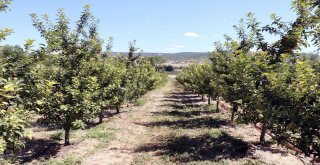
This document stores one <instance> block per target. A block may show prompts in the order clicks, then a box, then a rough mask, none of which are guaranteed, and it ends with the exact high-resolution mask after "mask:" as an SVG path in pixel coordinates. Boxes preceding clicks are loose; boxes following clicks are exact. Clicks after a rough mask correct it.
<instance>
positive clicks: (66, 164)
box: [44, 155, 83, 165]
mask: <svg viewBox="0 0 320 165" xmlns="http://www.w3.org/2000/svg"><path fill="white" fill-rule="evenodd" d="M82 161H83V160H82V158H80V157H77V156H75V155H67V156H65V157H64V158H63V159H54V158H50V159H49V160H47V161H46V162H45V163H44V164H45V165H79V164H82Z"/></svg>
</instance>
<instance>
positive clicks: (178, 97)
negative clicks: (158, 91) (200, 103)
mask: <svg viewBox="0 0 320 165" xmlns="http://www.w3.org/2000/svg"><path fill="white" fill-rule="evenodd" d="M165 98H168V99H195V98H199V96H197V95H186V94H175V95H170V96H166V97H165Z"/></svg>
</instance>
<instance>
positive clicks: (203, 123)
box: [136, 117, 230, 129]
mask: <svg viewBox="0 0 320 165" xmlns="http://www.w3.org/2000/svg"><path fill="white" fill-rule="evenodd" d="M136 124H140V125H143V126H146V127H172V128H183V129H195V128H220V127H221V126H225V125H230V123H229V121H227V120H221V119H214V118H212V117H204V118H194V119H183V120H175V121H170V120H163V121H157V122H150V123H136Z"/></svg>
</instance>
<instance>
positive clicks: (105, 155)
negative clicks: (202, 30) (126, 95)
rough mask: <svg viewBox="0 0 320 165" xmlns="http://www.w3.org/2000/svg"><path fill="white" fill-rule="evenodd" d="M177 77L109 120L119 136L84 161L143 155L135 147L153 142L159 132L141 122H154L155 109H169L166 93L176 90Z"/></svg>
mask: <svg viewBox="0 0 320 165" xmlns="http://www.w3.org/2000/svg"><path fill="white" fill-rule="evenodd" d="M172 79H174V77H170V80H169V81H168V83H167V84H165V86H163V87H162V88H160V89H158V90H155V91H152V92H150V93H148V94H147V95H146V96H144V99H145V100H146V103H145V104H144V105H143V106H140V107H134V108H131V109H130V110H125V111H124V112H122V113H121V114H120V115H118V116H117V117H115V118H114V119H113V120H112V121H111V122H110V123H109V124H110V125H112V127H113V128H115V129H116V130H118V131H117V133H116V139H115V140H113V141H112V142H111V143H110V144H109V145H108V147H107V148H104V149H102V150H101V151H100V152H99V153H97V154H94V155H92V156H90V157H88V158H86V160H85V161H84V162H83V164H92V165H98V164H101V165H102V164H103V165H105V164H132V163H133V162H134V161H135V159H139V157H143V156H144V155H141V153H138V152H135V149H136V148H137V147H138V146H140V145H141V144H143V143H145V142H149V141H151V140H152V138H153V137H154V136H155V135H154V134H155V132H152V131H150V129H148V128H146V127H145V126H143V125H141V124H139V123H138V122H150V121H151V120H153V113H154V112H158V111H162V110H163V109H165V107H164V106H163V100H164V97H165V95H166V94H167V93H168V92H170V91H171V90H173V87H174V85H173V84H172V83H173V80H172Z"/></svg>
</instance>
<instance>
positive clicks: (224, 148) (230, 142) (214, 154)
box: [135, 133, 251, 163]
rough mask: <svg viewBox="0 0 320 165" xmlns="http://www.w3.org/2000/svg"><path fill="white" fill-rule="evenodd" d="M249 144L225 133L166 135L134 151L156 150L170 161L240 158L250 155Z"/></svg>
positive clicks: (183, 161)
mask: <svg viewBox="0 0 320 165" xmlns="http://www.w3.org/2000/svg"><path fill="white" fill-rule="evenodd" d="M249 149H250V145H249V144H248V143H246V142H244V141H242V140H240V139H237V138H234V137H232V136H230V135H228V134H227V133H222V134H221V135H220V136H218V137H213V136H211V135H209V134H204V135H201V136H199V137H189V136H186V135H184V136H180V137H167V138H165V139H161V140H160V141H159V143H157V144H145V145H143V146H140V147H138V148H137V149H136V150H135V152H156V155H158V156H164V155H166V156H170V157H171V159H172V161H175V162H180V163H187V162H191V161H206V160H209V161H219V160H221V159H241V158H244V157H246V156H249V155H251V153H250V152H249Z"/></svg>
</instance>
